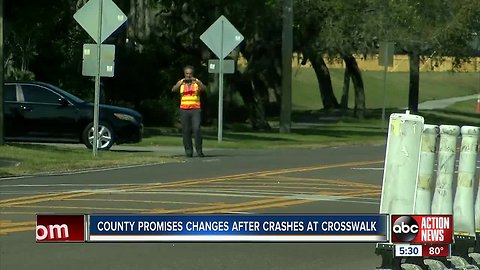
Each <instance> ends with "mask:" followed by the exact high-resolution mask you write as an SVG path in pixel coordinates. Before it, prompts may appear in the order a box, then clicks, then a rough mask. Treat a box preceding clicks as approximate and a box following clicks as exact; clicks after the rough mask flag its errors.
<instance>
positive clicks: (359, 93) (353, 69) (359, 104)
mask: <svg viewBox="0 0 480 270" xmlns="http://www.w3.org/2000/svg"><path fill="white" fill-rule="evenodd" d="M344 61H345V65H346V67H347V69H348V70H349V73H350V74H351V76H352V82H353V88H354V89H355V107H354V110H353V115H354V116H355V117H358V118H360V119H363V118H365V89H364V86H363V79H362V73H361V72H360V68H359V67H358V64H357V60H355V57H353V56H352V55H349V56H347V57H344Z"/></svg>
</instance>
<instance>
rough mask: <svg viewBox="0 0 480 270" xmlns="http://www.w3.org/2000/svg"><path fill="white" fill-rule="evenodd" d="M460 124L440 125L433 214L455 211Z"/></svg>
mask: <svg viewBox="0 0 480 270" xmlns="http://www.w3.org/2000/svg"><path fill="white" fill-rule="evenodd" d="M459 133H460V128H459V127H458V126H452V125H441V126H440V146H439V151H438V172H437V181H436V184H435V193H434V194H433V200H432V214H441V215H451V214H452V213H453V187H452V183H453V172H454V166H455V152H456V148H457V137H458V134H459Z"/></svg>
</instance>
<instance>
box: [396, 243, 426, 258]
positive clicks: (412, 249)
mask: <svg viewBox="0 0 480 270" xmlns="http://www.w3.org/2000/svg"><path fill="white" fill-rule="evenodd" d="M395 257H422V246H421V245H395Z"/></svg>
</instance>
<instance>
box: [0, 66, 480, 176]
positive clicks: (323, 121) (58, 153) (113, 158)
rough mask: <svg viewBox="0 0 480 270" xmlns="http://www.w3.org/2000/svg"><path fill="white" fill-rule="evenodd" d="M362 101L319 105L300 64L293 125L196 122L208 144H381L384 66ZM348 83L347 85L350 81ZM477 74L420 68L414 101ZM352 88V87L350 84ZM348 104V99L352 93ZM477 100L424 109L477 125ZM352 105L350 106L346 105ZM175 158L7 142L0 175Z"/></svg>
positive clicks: (393, 80)
mask: <svg viewBox="0 0 480 270" xmlns="http://www.w3.org/2000/svg"><path fill="white" fill-rule="evenodd" d="M330 72H331V76H332V82H333V87H334V91H335V94H336V96H337V98H340V96H341V89H342V83H343V70H335V69H333V70H331V71H330ZM362 74H363V78H364V81H365V94H366V101H367V108H369V109H368V112H367V118H366V119H363V120H358V119H355V118H352V117H349V116H340V115H339V114H338V112H323V111H322V110H320V109H321V108H322V106H321V102H320V100H321V99H320V93H319V91H318V85H317V82H316V78H315V75H314V72H313V70H312V69H310V68H299V69H295V70H294V74H293V96H292V100H293V109H294V113H293V114H292V119H293V125H292V129H291V133H289V134H280V133H279V132H278V122H277V121H272V122H271V125H272V127H273V128H272V130H271V131H268V132H266V131H263V132H260V131H252V130H251V128H250V126H249V125H248V124H234V125H231V124H230V125H229V124H225V125H224V132H223V141H222V142H221V143H219V142H218V141H217V131H216V127H215V126H209V127H202V130H203V135H204V145H205V147H206V148H250V149H261V148H277V147H313V146H315V147H318V146H327V145H341V144H352V143H355V144H365V143H371V142H381V143H383V142H384V141H385V138H386V130H385V129H384V128H382V121H381V109H379V108H381V107H382V104H383V94H382V93H383V73H382V72H363V73H362ZM387 87H388V93H387V97H388V103H387V106H386V107H387V109H386V115H387V116H388V115H390V114H391V113H394V112H397V113H398V112H401V110H400V109H398V108H401V107H405V106H406V104H407V97H408V73H400V72H398V73H388V75H387ZM351 89H352V88H351ZM477 91H478V74H475V73H445V72H444V73H440V72H436V73H421V84H420V101H426V100H432V99H442V98H448V97H455V96H466V95H472V94H476V93H477ZM351 92H353V91H352V90H351ZM349 104H353V97H352V95H350V102H349ZM475 106H476V100H469V101H466V102H460V103H457V104H454V105H452V106H450V107H448V108H446V109H442V110H434V111H422V112H421V115H422V116H424V117H425V123H427V124H436V125H442V124H453V125H460V126H461V125H474V126H479V125H480V121H479V119H480V118H479V114H477V113H475ZM350 107H351V105H350ZM135 146H178V147H182V140H181V132H180V130H179V129H178V128H164V127H147V128H146V129H145V136H144V139H143V141H142V142H141V143H139V144H135ZM176 161H178V159H177V158H170V157H165V156H161V153H160V152H149V151H145V152H119V151H106V152H103V151H102V152H99V153H98V157H96V158H93V157H92V152H91V151H90V150H88V149H86V148H76V147H75V148H65V147H57V146H53V145H39V144H8V145H4V146H0V165H2V163H3V165H7V166H3V167H2V166H0V177H5V176H14V175H30V174H49V173H54V172H65V171H77V170H83V169H87V168H104V167H116V166H123V165H135V164H149V163H163V162H176Z"/></svg>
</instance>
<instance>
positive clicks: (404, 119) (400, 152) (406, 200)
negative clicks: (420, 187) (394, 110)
mask: <svg viewBox="0 0 480 270" xmlns="http://www.w3.org/2000/svg"><path fill="white" fill-rule="evenodd" d="M422 133H423V117H421V116H418V115H413V114H409V113H408V112H407V114H392V115H390V122H389V128H388V140H387V149H386V155H385V167H384V174H383V185H382V197H381V202H380V213H385V214H413V213H414V210H415V191H416V187H417V174H418V166H419V160H420V144H421V141H422Z"/></svg>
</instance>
